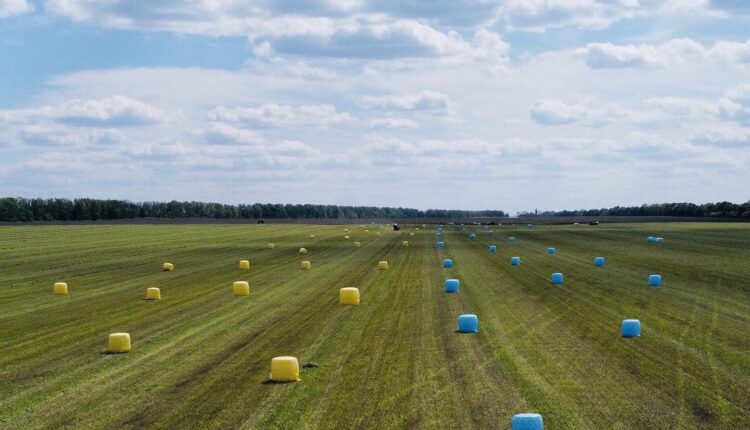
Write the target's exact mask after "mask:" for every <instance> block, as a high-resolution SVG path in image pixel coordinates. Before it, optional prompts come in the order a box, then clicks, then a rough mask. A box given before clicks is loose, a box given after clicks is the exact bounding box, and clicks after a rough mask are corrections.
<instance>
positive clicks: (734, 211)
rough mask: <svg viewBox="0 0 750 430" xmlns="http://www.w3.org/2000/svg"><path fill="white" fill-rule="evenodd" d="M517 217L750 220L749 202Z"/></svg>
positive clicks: (592, 210) (589, 210)
mask: <svg viewBox="0 0 750 430" xmlns="http://www.w3.org/2000/svg"><path fill="white" fill-rule="evenodd" d="M518 215H519V216H541V217H576V216H594V217H597V216H671V217H700V218H750V201H748V202H745V203H742V204H738V203H732V202H719V203H704V204H701V205H697V204H695V203H659V204H651V205H641V206H615V207H613V208H608V209H607V208H604V209H580V210H564V211H545V212H539V213H538V214H534V213H526V212H524V213H519V214H518Z"/></svg>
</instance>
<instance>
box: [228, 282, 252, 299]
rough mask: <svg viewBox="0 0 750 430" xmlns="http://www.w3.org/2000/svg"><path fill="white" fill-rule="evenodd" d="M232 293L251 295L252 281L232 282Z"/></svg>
mask: <svg viewBox="0 0 750 430" xmlns="http://www.w3.org/2000/svg"><path fill="white" fill-rule="evenodd" d="M232 294H234V295H235V296H249V295H250V283H249V282H247V281H236V282H233V283H232Z"/></svg>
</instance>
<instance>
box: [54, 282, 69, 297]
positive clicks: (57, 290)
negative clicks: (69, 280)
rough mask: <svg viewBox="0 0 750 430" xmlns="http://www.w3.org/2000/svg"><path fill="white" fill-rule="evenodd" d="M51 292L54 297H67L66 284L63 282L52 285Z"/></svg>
mask: <svg viewBox="0 0 750 430" xmlns="http://www.w3.org/2000/svg"><path fill="white" fill-rule="evenodd" d="M52 292H53V293H54V294H55V295H56V296H67V295H68V284H66V283H65V282H55V283H54V284H53V285H52Z"/></svg>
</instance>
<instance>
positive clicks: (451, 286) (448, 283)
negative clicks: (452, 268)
mask: <svg viewBox="0 0 750 430" xmlns="http://www.w3.org/2000/svg"><path fill="white" fill-rule="evenodd" d="M444 287H445V292H446V293H457V292H459V290H461V282H459V280H458V279H446V280H445V285H444Z"/></svg>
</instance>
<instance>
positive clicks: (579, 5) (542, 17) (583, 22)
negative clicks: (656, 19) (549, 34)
mask: <svg viewBox="0 0 750 430" xmlns="http://www.w3.org/2000/svg"><path fill="white" fill-rule="evenodd" d="M648 12H650V11H648V10H647V9H646V8H644V7H643V6H642V5H641V4H640V2H639V1H638V0H615V1H610V0H505V1H503V2H502V5H501V6H500V8H499V10H498V15H499V18H500V19H501V20H502V21H504V22H505V24H506V25H507V27H508V28H509V29H511V30H523V31H547V30H550V29H553V28H560V27H569V26H572V27H577V28H583V29H603V28H607V27H609V26H610V25H612V24H613V23H615V22H618V21H621V20H624V19H628V18H633V17H635V16H637V15H639V14H647V13H648Z"/></svg>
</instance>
